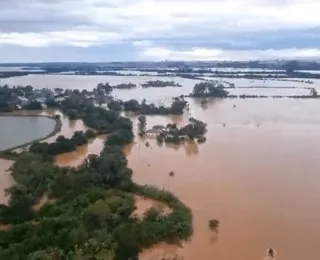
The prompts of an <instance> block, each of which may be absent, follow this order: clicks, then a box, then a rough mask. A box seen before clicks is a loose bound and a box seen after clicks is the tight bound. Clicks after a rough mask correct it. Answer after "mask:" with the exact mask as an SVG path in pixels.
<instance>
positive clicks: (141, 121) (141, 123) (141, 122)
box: [138, 116, 147, 136]
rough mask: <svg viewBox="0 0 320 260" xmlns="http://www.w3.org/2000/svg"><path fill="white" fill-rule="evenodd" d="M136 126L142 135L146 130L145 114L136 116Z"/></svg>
mask: <svg viewBox="0 0 320 260" xmlns="http://www.w3.org/2000/svg"><path fill="white" fill-rule="evenodd" d="M138 121H139V123H138V127H139V135H140V136H143V135H144V134H145V131H146V126H147V118H146V117H145V116H139V117H138Z"/></svg>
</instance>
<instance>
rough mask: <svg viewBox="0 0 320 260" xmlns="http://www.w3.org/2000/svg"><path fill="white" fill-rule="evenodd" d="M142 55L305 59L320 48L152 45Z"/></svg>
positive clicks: (318, 53)
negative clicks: (227, 47)
mask: <svg viewBox="0 0 320 260" xmlns="http://www.w3.org/2000/svg"><path fill="white" fill-rule="evenodd" d="M141 55H142V56H143V57H146V58H149V59H150V60H178V61H181V60H188V61H192V60H195V61H210V60H237V61H242V60H258V59H259V60H272V59H305V58H316V57H319V56H320V49H267V50H222V49H204V48H193V49H191V50H183V51H181V50H170V49H165V48H159V47H152V48H146V49H145V50H144V51H143V53H142V54H141Z"/></svg>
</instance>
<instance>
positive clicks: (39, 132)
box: [0, 116, 56, 151]
mask: <svg viewBox="0 0 320 260" xmlns="http://www.w3.org/2000/svg"><path fill="white" fill-rule="evenodd" d="M55 124H56V122H55V120H53V119H50V118H47V117H38V116H0V126H1V127H0V151H1V150H5V149H9V148H12V147H15V146H19V145H22V144H25V143H29V142H31V141H33V140H36V139H40V138H43V137H45V136H47V135H49V134H50V133H51V132H52V131H53V130H54V127H55Z"/></svg>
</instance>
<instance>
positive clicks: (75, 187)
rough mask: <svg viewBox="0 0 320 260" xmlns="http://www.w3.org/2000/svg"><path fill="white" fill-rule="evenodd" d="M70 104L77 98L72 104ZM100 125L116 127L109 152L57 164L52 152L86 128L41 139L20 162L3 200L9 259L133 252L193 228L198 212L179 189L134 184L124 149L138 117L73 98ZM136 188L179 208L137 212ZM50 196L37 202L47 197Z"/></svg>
mask: <svg viewBox="0 0 320 260" xmlns="http://www.w3.org/2000/svg"><path fill="white" fill-rule="evenodd" d="M69 105H70V104H69ZM64 109H65V112H68V110H70V109H73V111H74V112H75V113H76V115H77V117H78V118H81V119H83V121H84V122H85V124H86V125H87V126H89V127H92V128H94V129H95V131H96V132H97V133H98V132H101V131H102V132H107V133H109V135H108V138H107V140H106V142H105V147H104V149H103V151H102V152H101V154H100V155H99V156H98V155H89V156H88V158H87V159H86V160H85V161H84V162H83V163H82V164H81V165H80V166H79V167H77V168H70V167H69V168H60V167H58V166H55V165H54V164H53V163H52V161H51V160H50V158H48V156H47V155H46V154H47V153H48V151H50V155H52V154H56V153H58V152H59V151H65V150H66V149H71V147H72V145H71V143H70V142H71V139H72V141H73V142H74V144H81V143H83V142H85V138H84V135H83V133H78V134H76V135H75V136H73V137H72V138H71V139H70V140H66V139H62V138H60V140H59V141H58V142H57V143H59V145H58V144H56V145H53V146H52V147H50V148H49V145H48V144H44V145H42V144H35V145H33V146H32V147H31V148H30V149H31V150H30V151H29V152H26V153H24V154H23V155H21V156H20V157H19V158H18V159H17V160H16V162H15V163H14V165H13V166H12V169H11V170H12V175H13V177H14V179H15V181H16V184H15V185H14V186H12V187H11V188H10V189H8V190H7V193H8V194H9V195H10V199H9V203H8V205H7V206H6V205H1V206H0V223H1V224H3V225H4V224H7V225H9V226H8V227H7V229H4V230H1V231H0V259H1V260H12V259H16V260H20V259H21V260H25V259H30V260H36V259H37V260H38V259H39V260H40V259H41V260H42V259H55V260H67V259H68V260H69V259H72V260H79V259H80V260H88V259H93V260H102V259H103V260H107V259H110V260H111V259H115V260H128V259H138V254H139V252H140V251H141V250H142V249H143V248H145V247H149V246H151V245H153V244H155V243H158V242H160V241H166V242H168V243H176V242H178V241H180V240H181V239H186V238H188V237H189V236H190V235H191V234H192V215H191V212H190V210H189V209H188V208H187V207H185V206H184V205H183V204H182V203H181V202H180V201H179V200H178V199H177V198H176V197H174V196H173V195H172V194H170V193H168V192H166V191H161V190H158V189H156V188H154V187H144V186H139V185H137V184H134V183H133V182H132V179H131V175H132V171H131V169H129V168H128V166H127V159H126V157H125V155H124V153H123V148H124V146H125V145H127V144H129V143H131V142H132V141H133V131H132V122H131V121H130V120H129V119H127V118H123V117H121V116H120V114H119V112H117V111H114V110H108V111H107V110H104V109H102V108H97V107H84V106H81V105H79V106H76V105H74V104H73V106H71V107H70V106H65V107H64ZM132 194H137V195H141V196H144V197H148V198H153V199H157V200H159V201H162V202H164V203H167V204H168V206H169V207H170V208H171V209H172V213H170V214H168V215H163V214H162V213H161V212H159V211H157V210H156V209H153V208H152V209H150V210H148V211H147V212H146V213H145V214H144V216H143V218H142V219H141V218H138V217H137V216H135V215H134V211H135V209H136V207H135V201H134V197H133V195H132ZM45 196H47V197H48V202H47V203H46V204H45V205H44V206H42V207H41V208H40V209H37V207H34V205H35V204H36V203H37V202H39V201H40V200H41V199H43V197H45Z"/></svg>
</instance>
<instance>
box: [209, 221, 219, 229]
mask: <svg viewBox="0 0 320 260" xmlns="http://www.w3.org/2000/svg"><path fill="white" fill-rule="evenodd" d="M219 225H220V221H219V220H217V219H210V220H209V228H210V229H211V230H215V231H217V229H218V227H219Z"/></svg>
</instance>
